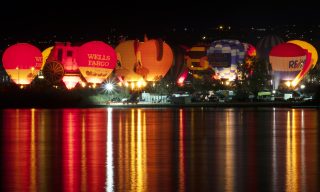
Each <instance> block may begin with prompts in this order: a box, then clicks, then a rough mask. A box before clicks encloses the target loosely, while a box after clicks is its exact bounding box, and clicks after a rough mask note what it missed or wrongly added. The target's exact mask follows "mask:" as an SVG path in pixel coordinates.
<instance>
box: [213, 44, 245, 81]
mask: <svg viewBox="0 0 320 192" xmlns="http://www.w3.org/2000/svg"><path fill="white" fill-rule="evenodd" d="M207 55H208V60H209V64H210V65H211V66H212V67H214V70H215V72H216V78H219V79H227V80H229V81H233V80H235V78H236V76H237V74H236V72H237V66H238V64H239V63H241V62H243V60H244V57H245V50H244V46H243V45H242V43H241V42H240V41H238V40H217V41H214V42H213V43H212V44H211V46H210V47H209V49H208V51H207Z"/></svg>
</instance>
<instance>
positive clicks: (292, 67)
mask: <svg viewBox="0 0 320 192" xmlns="http://www.w3.org/2000/svg"><path fill="white" fill-rule="evenodd" d="M307 56H308V52H307V51H306V50H304V49H303V48H301V47H300V46H298V45H296V44H293V43H282V44H279V45H277V46H275V47H273V48H272V49H271V51H270V56H269V60H270V63H271V66H272V72H273V81H274V82H273V84H274V88H275V89H278V87H279V83H280V81H281V80H284V81H287V82H288V83H289V82H290V83H291V81H292V80H293V79H294V78H295V77H296V76H297V74H298V73H299V72H300V71H301V69H302V68H303V66H304V64H305V63H306V60H307Z"/></svg>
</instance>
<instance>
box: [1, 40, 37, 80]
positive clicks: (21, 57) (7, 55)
mask: <svg viewBox="0 0 320 192" xmlns="http://www.w3.org/2000/svg"><path fill="white" fill-rule="evenodd" d="M2 63H3V67H4V68H5V70H6V72H7V73H8V75H9V76H10V78H11V79H12V81H14V82H15V83H16V84H19V85H27V84H30V83H31V81H32V80H33V79H34V78H35V77H36V76H37V74H38V72H39V70H40V68H41V66H42V54H41V51H40V50H39V49H38V48H37V47H35V46H33V45H31V44H28V43H17V44H15V45H12V46H10V47H9V48H7V49H6V50H5V52H4V53H3V56H2Z"/></svg>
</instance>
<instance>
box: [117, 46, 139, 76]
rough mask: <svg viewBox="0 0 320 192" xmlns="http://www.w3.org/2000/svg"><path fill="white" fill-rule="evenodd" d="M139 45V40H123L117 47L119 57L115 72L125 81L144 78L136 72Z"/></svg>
mask: <svg viewBox="0 0 320 192" xmlns="http://www.w3.org/2000/svg"><path fill="white" fill-rule="evenodd" d="M138 46H139V42H138V41H135V40H129V41H124V42H121V43H120V44H119V45H118V46H117V47H116V49H115V50H116V53H117V58H118V65H117V67H116V68H115V73H116V75H117V76H119V77H121V79H122V80H124V81H140V80H143V78H142V76H141V75H140V74H137V73H136V66H137V63H138V60H137V51H138V50H137V49H138Z"/></svg>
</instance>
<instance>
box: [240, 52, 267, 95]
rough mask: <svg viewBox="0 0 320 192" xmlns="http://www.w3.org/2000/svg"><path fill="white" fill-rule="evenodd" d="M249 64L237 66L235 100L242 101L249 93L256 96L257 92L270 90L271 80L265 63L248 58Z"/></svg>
mask: <svg viewBox="0 0 320 192" xmlns="http://www.w3.org/2000/svg"><path fill="white" fill-rule="evenodd" d="M250 61H251V62H244V63H239V64H238V68H237V70H238V76H237V78H236V80H235V85H236V94H237V97H236V98H237V99H239V100H244V99H247V98H248V95H249V94H250V93H252V94H254V95H257V94H258V92H259V91H262V90H264V89H270V84H269V81H270V79H271V77H270V75H269V73H268V70H267V68H266V66H267V65H266V61H263V60H257V59H256V58H253V57H252V58H250Z"/></svg>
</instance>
